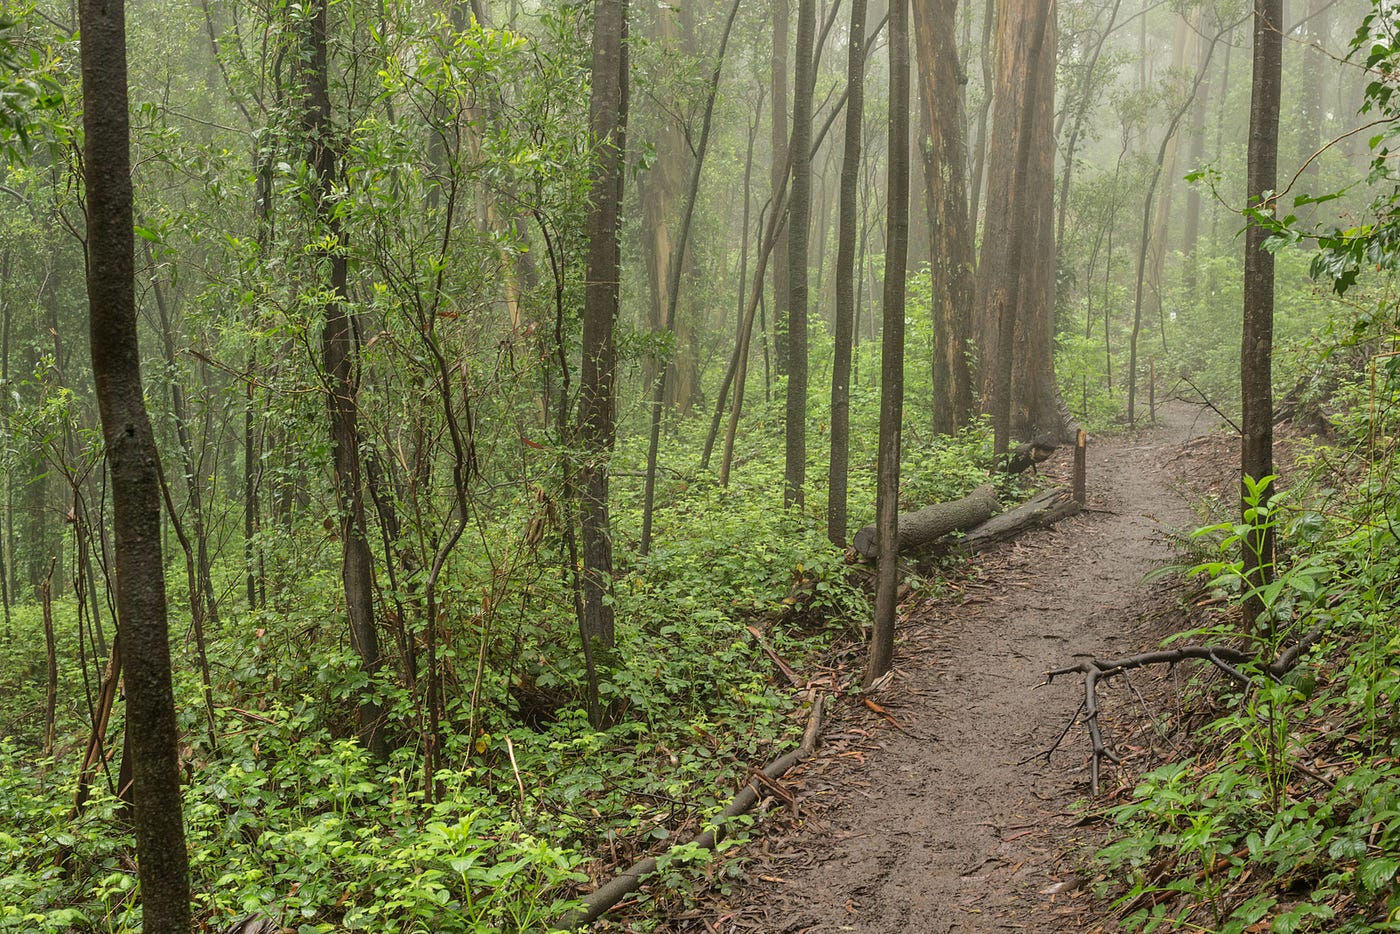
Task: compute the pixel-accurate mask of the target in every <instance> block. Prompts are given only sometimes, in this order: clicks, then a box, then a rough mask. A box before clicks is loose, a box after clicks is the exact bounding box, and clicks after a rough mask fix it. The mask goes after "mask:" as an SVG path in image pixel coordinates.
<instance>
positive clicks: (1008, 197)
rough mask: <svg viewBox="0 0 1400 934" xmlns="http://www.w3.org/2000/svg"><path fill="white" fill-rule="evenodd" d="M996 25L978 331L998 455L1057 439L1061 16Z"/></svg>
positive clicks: (1048, 4)
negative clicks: (1031, 441)
mask: <svg viewBox="0 0 1400 934" xmlns="http://www.w3.org/2000/svg"><path fill="white" fill-rule="evenodd" d="M999 14H1000V15H999V18H998V36H999V42H998V58H997V84H996V95H995V98H994V99H995V114H994V132H993V135H992V141H991V146H992V148H991V149H990V150H989V154H988V163H989V173H988V181H987V202H988V204H995V205H997V206H998V207H997V209H996V210H991V211H988V212H987V217H986V221H985V223H984V225H983V229H982V253H981V256H980V258H979V261H978V271H977V275H978V283H977V299H976V304H975V306H974V307H975V323H974V330H975V334H976V337H977V343H978V349H979V352H980V354H981V359H980V361H979V378H978V382H979V384H980V387H981V397H982V407H983V411H986V412H989V413H990V414H991V416H992V425H993V428H994V432H995V449H996V452H997V454H998V455H1000V454H1004V453H1005V452H1006V450H1007V449H1008V442H1009V440H1010V438H1011V436H1012V435H1013V434H1015V435H1017V436H1020V437H1026V438H1038V437H1047V438H1053V439H1055V440H1059V439H1060V438H1061V437H1062V436H1063V435H1064V433H1065V430H1066V426H1065V424H1064V419H1063V416H1062V415H1061V411H1060V400H1059V391H1058V388H1057V386H1056V384H1055V373H1054V308H1055V300H1054V296H1055V276H1054V262H1053V257H1054V227H1053V225H1052V218H1051V214H1052V202H1053V191H1054V176H1053V167H1054V166H1053V162H1054V145H1053V140H1052V138H1051V130H1052V124H1051V119H1052V116H1053V102H1054V86H1055V82H1054V73H1055V60H1054V55H1053V54H1052V53H1053V50H1054V48H1055V36H1056V26H1055V13H1054V3H1053V2H1052V0H1006V2H1005V4H1004V6H1003V7H1002V8H1001V10H1000V11H999Z"/></svg>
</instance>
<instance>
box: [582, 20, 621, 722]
mask: <svg viewBox="0 0 1400 934" xmlns="http://www.w3.org/2000/svg"><path fill="white" fill-rule="evenodd" d="M626 29H627V4H626V0H598V3H597V4H596V6H595V11H594V21H593V66H592V74H593V90H592V95H591V98H590V102H589V128H590V130H591V133H592V138H593V141H594V145H595V147H596V149H595V155H594V163H593V180H592V188H591V199H592V203H591V206H590V207H589V210H588V218H587V231H588V256H587V261H586V262H587V279H586V281H587V285H586V286H585V291H584V309H583V367H582V372H581V378H580V383H579V429H578V442H579V446H580V448H581V449H582V452H583V454H582V457H583V460H582V464H581V470H580V474H581V476H580V482H579V492H580V504H579V505H580V529H581V533H582V534H581V538H582V546H583V547H582V551H583V595H582V597H583V599H582V603H581V610H582V614H581V616H580V619H579V635H580V638H581V640H582V643H583V655H584V664H585V666H586V668H587V672H588V693H589V697H588V716H589V720H590V722H592V723H593V725H594V726H595V727H596V726H601V725H602V723H603V710H602V708H601V706H600V702H599V699H598V669H599V667H600V666H601V665H606V664H607V661H608V655H610V653H611V652H612V648H613V642H614V629H613V625H614V623H613V609H612V599H611V595H612V578H613V548H612V527H611V522H610V521H609V515H608V458H609V456H610V455H611V453H612V447H613V443H614V441H615V439H616V433H617V428H616V424H615V422H614V417H613V407H614V397H615V385H614V384H615V378H616V372H615V371H616V352H615V349H614V345H613V326H614V324H615V323H616V321H617V309H618V285H619V278H620V274H621V255H620V250H619V244H618V229H619V227H620V225H621V219H622V211H621V207H622V186H623V173H622V169H623V151H624V147H625V137H624V134H625V131H626V123H625V114H626V106H627V61H626V56H625V53H624V46H623V42H624V37H625V35H626Z"/></svg>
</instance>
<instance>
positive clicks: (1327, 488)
mask: <svg viewBox="0 0 1400 934" xmlns="http://www.w3.org/2000/svg"><path fill="white" fill-rule="evenodd" d="M1386 398H1387V400H1388V401H1394V400H1395V399H1396V398H1397V397H1396V394H1395V392H1394V388H1393V387H1391V386H1387V387H1386ZM1348 443H1350V442H1348ZM1337 453H1338V452H1336V451H1321V450H1315V451H1314V452H1313V453H1311V454H1308V455H1307V456H1305V457H1303V458H1300V465H1302V466H1303V467H1304V468H1306V469H1307V470H1308V473H1306V474H1300V475H1299V476H1298V477H1296V478H1295V480H1294V486H1293V489H1292V490H1290V491H1288V492H1287V494H1283V493H1280V494H1277V495H1275V496H1273V498H1272V499H1271V500H1270V501H1269V502H1268V504H1267V505H1265V504H1264V502H1263V499H1262V496H1261V494H1262V492H1263V491H1264V489H1265V488H1267V487H1268V485H1269V484H1270V483H1271V482H1273V480H1274V478H1265V479H1264V480H1262V481H1260V482H1257V483H1254V482H1251V483H1250V484H1249V486H1248V488H1247V491H1246V502H1245V506H1246V508H1245V511H1244V515H1243V520H1242V521H1241V522H1234V523H1226V524H1223V525H1216V526H1212V527H1210V528H1207V529H1202V530H1200V531H1199V532H1198V533H1196V538H1197V542H1198V544H1199V543H1209V544H1206V546H1205V547H1206V548H1207V552H1208V554H1207V557H1206V560H1204V561H1202V562H1201V563H1199V564H1198V565H1197V566H1196V567H1195V568H1193V569H1192V573H1193V574H1199V575H1203V576H1204V577H1205V578H1206V580H1207V586H1208V587H1210V588H1211V589H1212V590H1214V591H1215V592H1216V593H1218V594H1221V595H1225V596H1227V597H1228V598H1229V600H1230V602H1231V603H1232V604H1233V603H1236V602H1238V601H1240V600H1242V599H1243V598H1244V597H1245V596H1246V595H1247V594H1249V593H1251V592H1252V593H1254V594H1255V595H1257V596H1259V597H1260V598H1261V599H1262V601H1263V603H1264V605H1265V607H1266V611H1265V613H1266V617H1265V618H1266V619H1267V620H1268V622H1269V625H1268V626H1266V627H1263V628H1262V629H1252V630H1251V631H1249V632H1245V633H1241V632H1238V631H1236V621H1237V619H1238V617H1237V616H1236V615H1235V614H1233V613H1220V614H1218V615H1217V616H1216V617H1215V618H1214V619H1213V620H1212V621H1208V623H1207V625H1205V626H1204V627H1202V628H1200V629H1197V630H1193V631H1191V632H1187V633H1182V634H1180V635H1179V636H1177V637H1174V639H1189V640H1191V641H1193V642H1198V643H1207V644H1221V643H1222V642H1223V643H1232V642H1234V643H1238V642H1241V641H1243V642H1246V643H1248V644H1251V646H1252V648H1253V649H1254V650H1255V651H1256V652H1257V656H1258V658H1260V659H1261V660H1262V661H1261V663H1260V664H1259V665H1257V666H1256V665H1251V666H1247V667H1246V668H1245V669H1244V671H1245V672H1246V674H1248V675H1249V676H1250V677H1251V679H1252V681H1251V684H1250V685H1249V686H1247V687H1245V688H1241V687H1240V686H1239V685H1238V684H1236V683H1234V682H1233V681H1229V682H1227V683H1224V684H1222V685H1219V686H1218V687H1216V688H1214V689H1212V690H1211V691H1209V692H1207V693H1206V695H1205V697H1204V698H1203V700H1202V703H1205V704H1209V705H1210V706H1211V707H1212V708H1213V709H1214V711H1215V712H1216V716H1215V717H1214V718H1213V719H1212V720H1211V721H1210V722H1209V723H1208V724H1207V725H1206V726H1205V727H1203V728H1202V729H1201V730H1200V732H1199V733H1198V735H1197V737H1196V741H1197V744H1198V749H1199V752H1198V754H1197V755H1196V756H1195V757H1194V758H1191V759H1188V760H1185V761H1180V762H1175V763H1172V764H1170V765H1166V766H1163V767H1161V768H1158V769H1155V770H1153V771H1151V772H1149V773H1147V774H1146V775H1144V776H1142V778H1141V779H1140V780H1139V782H1138V784H1137V786H1136V788H1135V789H1134V790H1133V792H1132V799H1131V800H1130V801H1129V802H1128V803H1125V804H1121V805H1118V806H1116V807H1113V808H1111V809H1110V811H1109V814H1110V816H1111V817H1112V818H1113V820H1114V821H1115V823H1116V825H1117V828H1116V832H1115V837H1116V839H1115V840H1113V842H1111V843H1110V844H1109V845H1108V846H1106V847H1105V848H1104V849H1103V850H1102V851H1101V852H1100V854H1099V860H1100V862H1101V864H1102V865H1103V866H1104V867H1105V868H1107V869H1108V870H1109V873H1110V877H1111V879H1112V880H1113V890H1114V892H1115V893H1116V895H1117V901H1116V904H1117V905H1118V906H1119V907H1120V909H1121V911H1122V924H1123V926H1124V927H1125V928H1126V929H1130V930H1134V931H1154V930H1200V929H1208V930H1212V931H1221V932H1226V931H1230V932H1243V931H1247V930H1257V929H1258V928H1256V927H1252V926H1254V925H1258V924H1261V923H1263V924H1267V925H1268V926H1269V927H1268V929H1269V930H1273V931H1324V930H1326V931H1348V932H1368V931H1388V930H1394V929H1395V927H1394V924H1395V920H1396V919H1397V918H1400V886H1397V884H1396V874H1397V870H1398V869H1400V862H1398V861H1397V860H1396V858H1395V856H1394V854H1395V853H1396V852H1400V765H1397V762H1400V760H1398V759H1397V753H1400V727H1398V726H1397V724H1400V719H1397V717H1396V713H1397V711H1400V671H1397V669H1396V666H1395V664H1394V660H1395V657H1396V652H1397V651H1400V629H1397V626H1396V623H1395V620H1396V618H1397V617H1398V616H1400V593H1397V592H1396V589H1395V587H1394V581H1395V580H1396V579H1397V578H1396V575H1397V573H1400V542H1398V541H1397V539H1396V538H1395V536H1394V535H1393V534H1392V532H1391V530H1390V522H1391V519H1390V516H1391V515H1392V514H1393V512H1394V510H1395V502H1396V500H1395V491H1394V490H1393V489H1392V488H1390V487H1389V486H1384V487H1382V486H1377V485H1373V484H1371V483H1367V482H1362V483H1360V484H1358V485H1356V486H1355V487H1354V488H1352V489H1350V490H1346V491H1344V492H1343V491H1341V490H1339V489H1338V488H1337V487H1335V486H1333V482H1334V481H1335V480H1336V479H1338V478H1337V477H1336V476H1335V475H1334V474H1332V472H1331V465H1333V464H1335V463H1336V461H1335V460H1333V458H1335V457H1336V456H1337ZM1394 456H1395V452H1394V451H1393V449H1388V450H1387V451H1386V452H1385V453H1384V458H1385V460H1384V462H1375V461H1373V462H1372V463H1371V464H1370V465H1369V466H1368V467H1367V470H1366V472H1367V475H1368V476H1369V475H1373V474H1379V475H1381V476H1384V475H1386V474H1387V473H1388V471H1389V469H1390V465H1393V463H1394ZM1304 480H1308V481H1310V482H1308V483H1304V482H1301V481H1304ZM1324 503H1325V506H1324V505H1323V504H1324ZM1265 527H1269V528H1272V529H1273V531H1274V532H1275V533H1276V534H1277V535H1278V538H1279V549H1278V551H1279V554H1280V556H1281V557H1280V560H1279V563H1278V566H1277V567H1276V568H1275V575H1274V579H1273V580H1272V581H1271V582H1270V583H1268V584H1266V585H1264V586H1261V587H1259V588H1258V589H1257V590H1255V591H1250V589H1249V585H1248V582H1247V581H1246V580H1245V578H1244V576H1243V574H1242V564H1241V560H1240V548H1241V546H1242V544H1243V543H1245V542H1248V541H1250V540H1252V539H1253V538H1254V537H1255V536H1256V534H1257V532H1258V531H1259V530H1260V529H1262V528H1265ZM1304 638H1306V639H1307V640H1308V641H1309V642H1310V643H1311V648H1310V649H1309V650H1308V651H1307V652H1306V653H1305V654H1304V656H1303V657H1302V658H1301V659H1300V660H1299V662H1298V665H1297V667H1295V668H1293V669H1292V670H1291V671H1290V672H1288V673H1287V674H1286V675H1284V676H1282V677H1280V678H1277V679H1275V678H1273V677H1270V676H1269V675H1268V674H1267V673H1266V672H1265V671H1263V670H1262V666H1263V665H1264V664H1266V663H1267V662H1269V661H1270V660H1272V659H1273V658H1275V657H1277V655H1278V653H1279V652H1280V651H1281V650H1282V649H1283V648H1284V647H1286V646H1288V645H1291V644H1293V643H1296V642H1297V641H1299V640H1302V639H1304Z"/></svg>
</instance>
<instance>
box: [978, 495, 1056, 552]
mask: <svg viewBox="0 0 1400 934" xmlns="http://www.w3.org/2000/svg"><path fill="white" fill-rule="evenodd" d="M1083 508H1084V507H1083V505H1081V504H1080V503H1077V502H1075V500H1074V497H1073V495H1071V493H1070V491H1069V490H1066V489H1065V488H1064V487H1055V488H1054V489H1052V490H1046V491H1045V492H1044V493H1040V494H1039V495H1037V496H1033V497H1031V498H1030V499H1028V500H1027V501H1026V502H1024V503H1022V504H1021V505H1020V506H1017V507H1016V508H1015V509H1008V510H1007V511H1006V512H1004V513H1002V514H1001V515H999V516H996V517H995V518H992V519H988V520H987V521H986V522H983V523H982V524H981V525H979V526H977V527H975V528H973V529H972V530H971V531H969V532H968V533H967V534H966V535H964V536H963V538H962V540H961V541H960V542H958V545H959V546H961V547H962V548H963V550H965V551H968V552H973V551H981V550H982V549H984V548H990V547H991V546H993V545H996V544H999V543H1001V542H1004V541H1009V540H1011V539H1013V538H1015V537H1017V536H1018V535H1020V534H1022V533H1023V532H1029V531H1032V530H1034V529H1044V528H1048V527H1050V526H1052V525H1054V524H1055V523H1056V522H1059V521H1060V520H1061V519H1064V518H1067V517H1069V516H1072V515H1074V514H1075V513H1077V512H1079V511H1080V510H1082V509H1083Z"/></svg>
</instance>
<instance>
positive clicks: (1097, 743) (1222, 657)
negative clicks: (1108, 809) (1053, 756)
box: [1045, 628, 1322, 795]
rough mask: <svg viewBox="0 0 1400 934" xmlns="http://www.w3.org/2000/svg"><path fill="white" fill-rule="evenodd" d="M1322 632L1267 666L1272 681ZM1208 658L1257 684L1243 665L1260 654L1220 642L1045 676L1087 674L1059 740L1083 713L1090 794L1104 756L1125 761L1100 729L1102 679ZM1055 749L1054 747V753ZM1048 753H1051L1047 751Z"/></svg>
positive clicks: (1091, 662) (1085, 664)
mask: <svg viewBox="0 0 1400 934" xmlns="http://www.w3.org/2000/svg"><path fill="white" fill-rule="evenodd" d="M1321 634H1322V631H1321V629H1319V628H1314V629H1312V630H1310V631H1309V632H1308V633H1307V634H1306V635H1304V636H1303V638H1301V639H1299V640H1298V642H1297V643H1296V644H1295V645H1292V646H1290V647H1289V648H1287V649H1284V650H1283V651H1281V652H1280V653H1279V654H1278V655H1277V656H1275V658H1274V659H1273V660H1272V661H1270V662H1269V663H1268V664H1267V665H1265V666H1263V669H1262V670H1263V674H1264V676H1265V677H1267V678H1270V679H1271V680H1274V681H1278V680H1279V679H1281V678H1282V677H1283V676H1284V675H1286V674H1288V672H1290V671H1291V670H1293V668H1294V667H1295V666H1296V665H1297V664H1298V659H1299V658H1300V657H1301V656H1302V654H1303V653H1304V652H1306V651H1307V650H1308V649H1310V648H1311V647H1312V646H1313V645H1314V644H1315V643H1316V642H1317V639H1318V637H1319V636H1320V635H1321ZM1193 660H1194V661H1205V662H1210V663H1211V664H1212V665H1214V666H1215V667H1216V668H1218V669H1220V670H1221V671H1223V672H1224V673H1225V674H1226V675H1228V676H1230V677H1231V678H1233V679H1234V680H1236V681H1238V682H1240V683H1241V684H1242V685H1244V686H1246V687H1248V686H1250V685H1252V684H1253V683H1254V679H1253V678H1252V677H1251V676H1250V675H1248V674H1246V673H1245V672H1243V671H1241V670H1240V668H1241V666H1243V665H1247V664H1249V663H1250V662H1257V661H1259V659H1258V657H1257V656H1255V655H1251V654H1250V653H1248V652H1244V651H1241V650H1240V649H1235V648H1230V647H1229V646H1220V645H1187V646H1181V647H1180V648H1175V649H1160V650H1158V651H1155V652H1143V653H1142V654H1140V655H1129V656H1128V657H1126V658H1120V659H1115V660H1114V661H1107V662H1103V661H1099V660H1098V659H1096V658H1088V659H1085V660H1083V661H1081V662H1079V663H1078V664H1075V665H1066V666H1065V667H1064V668H1056V669H1055V670H1054V671H1051V672H1049V673H1048V674H1046V676H1045V683H1046V684H1049V683H1050V682H1052V681H1054V680H1055V678H1057V677H1058V676H1060V675H1068V674H1075V673H1079V674H1082V675H1084V700H1083V702H1081V703H1080V705H1079V709H1078V710H1076V711H1075V712H1074V716H1073V717H1072V718H1071V719H1070V722H1069V726H1067V727H1066V728H1065V732H1064V733H1061V734H1060V738H1059V739H1058V740H1056V741H1055V746H1058V745H1059V744H1060V742H1061V741H1062V740H1063V739H1064V737H1065V734H1066V733H1068V732H1069V730H1070V728H1071V727H1073V726H1074V724H1075V723H1076V722H1079V719H1080V715H1081V714H1082V715H1083V722H1084V724H1085V726H1087V727H1088V728H1089V740H1090V743H1091V745H1092V747H1093V755H1092V756H1091V758H1090V760H1089V793H1090V795H1097V794H1098V793H1099V766H1100V764H1101V763H1102V762H1103V760H1104V759H1108V760H1109V761H1111V762H1113V763H1115V764H1117V763H1120V762H1121V761H1122V759H1120V758H1119V756H1118V754H1117V753H1115V752H1114V751H1113V750H1111V749H1109V748H1108V745H1107V744H1106V743H1104V741H1103V733H1102V732H1101V731H1100V729H1099V700H1098V693H1097V690H1098V685H1099V682H1100V681H1106V680H1108V679H1109V678H1112V677H1115V676H1117V675H1120V674H1121V675H1126V673H1127V672H1129V671H1131V670H1132V669H1134V668H1143V667H1146V666H1147V665H1167V666H1168V667H1171V666H1174V665H1176V664H1178V663H1179V662H1184V661H1193ZM1053 751H1054V747H1051V749H1050V752H1053ZM1047 756H1048V753H1047Z"/></svg>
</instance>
